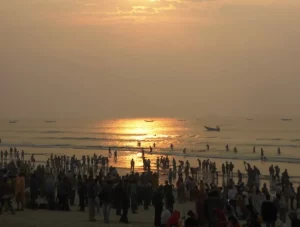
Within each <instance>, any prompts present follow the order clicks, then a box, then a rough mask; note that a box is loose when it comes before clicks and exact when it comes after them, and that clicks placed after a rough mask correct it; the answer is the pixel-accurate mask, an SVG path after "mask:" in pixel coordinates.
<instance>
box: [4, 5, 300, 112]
mask: <svg viewBox="0 0 300 227" xmlns="http://www.w3.org/2000/svg"><path fill="white" fill-rule="evenodd" d="M0 79H1V80H0V102H1V108H0V117H9V118H12V117H14V118H18V117H42V118H43V117H44V118H46V117H47V118H49V117H53V118H55V117H69V116H70V117H74V116H75V117H77V116H96V117H98V116H99V117H108V116H109V117H128V116H132V117H136V116H195V117H197V116H200V115H207V114H219V115H222V114H224V115H243V116H247V115H249V116H250V115H257V114H272V113H275V114H279V115H284V116H294V115H300V105H299V97H300V1H299V0H156V1H155V0H152V1H151V0H26V1H23V0H2V1H1V3H0Z"/></svg>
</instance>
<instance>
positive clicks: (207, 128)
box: [204, 126, 220, 132]
mask: <svg viewBox="0 0 300 227" xmlns="http://www.w3.org/2000/svg"><path fill="white" fill-rule="evenodd" d="M204 128H206V130H207V131H213V132H220V127H219V126H217V127H215V128H211V127H207V126H204Z"/></svg>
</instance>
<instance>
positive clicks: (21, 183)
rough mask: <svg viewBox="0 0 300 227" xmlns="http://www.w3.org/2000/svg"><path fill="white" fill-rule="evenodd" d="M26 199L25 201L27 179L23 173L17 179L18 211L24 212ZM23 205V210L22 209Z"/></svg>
mask: <svg viewBox="0 0 300 227" xmlns="http://www.w3.org/2000/svg"><path fill="white" fill-rule="evenodd" d="M24 199H25V178H24V176H23V174H22V173H20V174H19V176H17V177H16V202H17V206H18V208H17V210H18V211H23V210H24ZM20 205H21V208H20Z"/></svg>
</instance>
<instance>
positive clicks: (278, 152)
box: [277, 147, 281, 155]
mask: <svg viewBox="0 0 300 227" xmlns="http://www.w3.org/2000/svg"><path fill="white" fill-rule="evenodd" d="M277 154H278V155H280V154H281V150H280V147H278V149H277Z"/></svg>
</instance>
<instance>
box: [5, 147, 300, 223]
mask: <svg viewBox="0 0 300 227" xmlns="http://www.w3.org/2000/svg"><path fill="white" fill-rule="evenodd" d="M2 154H3V155H2ZM24 157H25V155H24V151H21V152H19V151H18V150H17V149H16V148H15V149H12V148H11V149H10V152H9V153H8V152H2V151H1V157H0V158H1V167H2V168H1V174H0V176H1V177H0V179H1V180H0V198H1V199H0V201H1V202H0V203H1V204H0V213H1V212H2V211H3V210H4V211H10V212H11V213H12V214H15V211H23V210H24V209H33V210H35V209H49V210H61V211H71V210H74V208H75V207H76V206H78V210H79V211H81V212H84V211H88V218H89V221H92V222H94V221H96V218H95V217H96V214H99V215H100V214H102V215H103V219H104V223H109V222H110V213H111V209H114V210H115V212H116V215H118V216H120V222H122V223H129V220H128V212H129V211H131V212H132V214H137V213H138V210H139V209H144V210H148V209H149V208H150V207H151V206H152V207H153V208H154V216H155V217H154V220H153V224H154V226H156V227H174V226H175V227H179V226H185V227H198V226H220V227H221V226H229V227H239V226H241V225H242V223H244V222H245V221H244V222H241V220H246V223H245V224H244V225H245V226H247V227H256V226H261V224H262V223H263V222H264V223H265V224H266V225H267V226H275V222H276V221H277V219H279V220H280V221H281V222H282V223H286V219H287V215H288V211H294V209H295V208H296V209H300V186H299V187H298V188H297V190H295V189H294V186H293V184H292V183H290V181H289V177H288V173H287V170H285V171H284V172H283V173H282V176H279V175H280V169H279V167H278V166H277V167H273V166H270V182H271V188H270V189H268V187H267V186H266V184H264V185H263V187H260V177H259V176H260V171H259V170H258V168H257V167H255V166H253V167H252V166H251V165H250V164H249V163H246V162H245V170H246V172H247V177H246V179H247V181H246V182H243V176H242V173H241V172H240V171H239V170H238V182H237V183H235V182H234V180H233V179H232V174H233V172H234V165H233V163H232V162H231V163H224V164H223V165H222V173H223V174H222V179H223V184H222V185H221V187H220V186H218V183H216V182H215V177H216V173H217V168H216V164H215V163H214V162H211V161H210V160H203V161H201V160H198V166H197V167H191V166H190V164H189V162H188V161H186V162H183V161H181V160H179V161H178V165H177V161H176V160H175V159H173V160H172V161H170V160H169V158H168V156H166V157H158V158H157V163H156V164H157V170H159V168H167V169H169V174H168V180H166V181H165V183H164V185H160V183H159V182H160V181H159V178H160V175H159V171H157V170H156V171H151V168H150V167H149V165H148V164H147V161H144V172H142V173H137V172H135V171H134V161H133V163H132V161H131V167H132V168H131V173H130V174H127V175H124V176H120V175H119V174H118V171H117V169H116V168H114V167H112V166H109V159H110V158H111V157H110V156H109V157H103V156H97V155H96V154H94V155H93V157H89V156H83V157H81V159H77V158H76V157H75V155H74V156H71V157H67V156H65V155H64V156H55V155H50V157H49V159H48V160H47V162H46V164H45V166H44V165H37V164H36V161H35V157H34V155H31V157H30V160H25V158H24ZM114 158H117V154H116V152H115V153H114ZM144 159H145V158H144ZM145 160H146V159H145ZM171 164H172V165H171ZM170 167H172V168H170ZM199 173H201V174H200V175H201V177H200V178H199ZM177 174H178V177H177ZM173 182H174V184H173ZM271 190H274V191H275V193H274V194H272V193H271ZM12 201H15V204H14V203H12ZM186 202H189V203H194V205H191V207H190V208H191V209H190V210H189V211H188V212H187V214H182V213H180V211H179V209H177V206H179V205H180V204H182V203H186ZM174 204H177V206H176V205H175V206H174ZM15 206H16V208H14V207H15ZM193 210H194V211H193ZM186 215H187V216H186ZM292 215H295V214H293V213H292V214H291V218H292ZM277 217H278V218H277ZM292 219H293V220H296V221H297V218H295V217H294V218H292ZM298 224H299V223H298ZM298 226H300V225H298Z"/></svg>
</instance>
